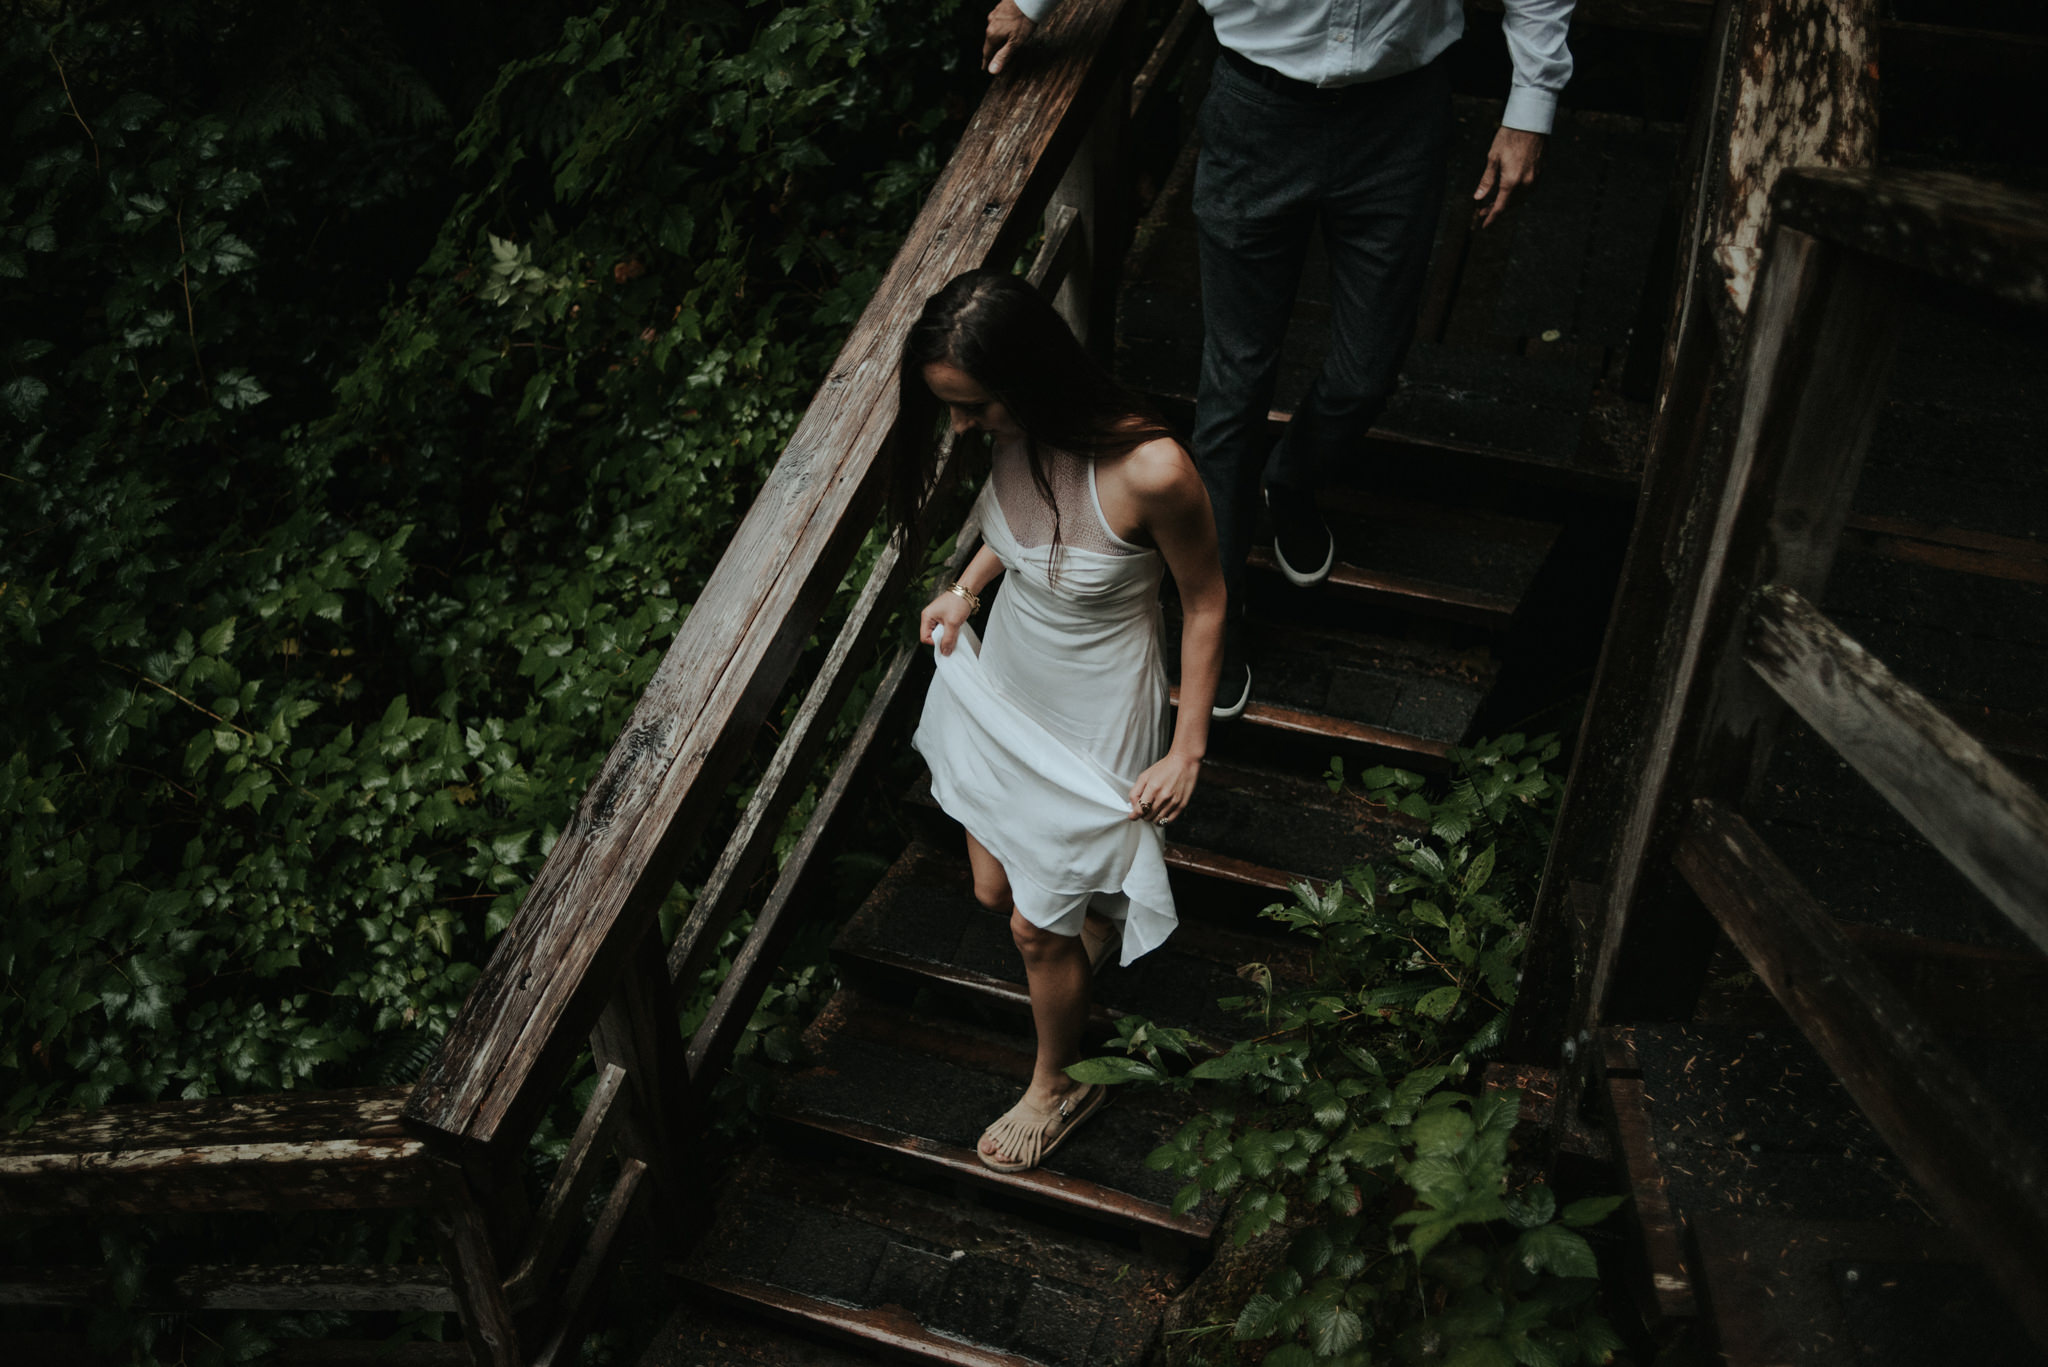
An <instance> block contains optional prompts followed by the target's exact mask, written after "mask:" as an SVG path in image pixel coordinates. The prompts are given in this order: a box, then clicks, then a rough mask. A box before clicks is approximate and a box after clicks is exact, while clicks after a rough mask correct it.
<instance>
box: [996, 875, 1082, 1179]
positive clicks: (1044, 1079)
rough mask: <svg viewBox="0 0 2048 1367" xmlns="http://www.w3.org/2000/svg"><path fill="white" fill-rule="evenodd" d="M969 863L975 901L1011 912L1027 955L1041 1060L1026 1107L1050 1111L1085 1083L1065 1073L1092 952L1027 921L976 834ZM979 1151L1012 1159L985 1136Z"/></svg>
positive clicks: (1076, 1052)
mask: <svg viewBox="0 0 2048 1367" xmlns="http://www.w3.org/2000/svg"><path fill="white" fill-rule="evenodd" d="M967 861H968V863H969V864H971V865H972V866H973V868H974V896H975V900H976V901H978V902H980V903H981V904H982V905H983V906H985V907H987V908H989V909H990V910H991V911H1003V912H1008V913H1009V916H1010V933H1011V935H1012V936H1014V937H1015V939H1016V941H1017V949H1018V952H1019V953H1021V954H1022V955H1023V956H1024V981H1025V983H1026V984H1027V985H1028V986H1029V988H1030V991H1031V1021H1032V1024H1033V1025H1035V1026H1036V1027H1037V1029H1038V1057H1037V1059H1036V1061H1035V1063H1034V1065H1033V1067H1032V1070H1031V1085H1030V1086H1029V1087H1028V1088H1026V1089H1025V1092H1024V1104H1025V1105H1027V1106H1029V1107H1030V1108H1031V1109H1032V1110H1035V1111H1051V1110H1052V1109H1054V1108H1055V1107H1057V1106H1058V1105H1059V1103H1060V1102H1061V1101H1062V1100H1064V1099H1065V1098H1066V1097H1067V1095H1068V1094H1069V1093H1071V1092H1073V1091H1074V1090H1076V1089H1077V1088H1078V1087H1079V1086H1080V1085H1081V1084H1079V1083H1078V1082H1075V1081H1074V1080H1073V1079H1072V1078H1070V1077H1068V1076H1067V1074H1066V1068H1067V1066H1068V1065H1069V1064H1072V1063H1078V1062H1080V1059H1081V1033H1082V1030H1083V1028H1084V1027H1085V1026H1086V1025H1087V1023H1088V985H1089V982H1090V978H1091V975H1090V973H1089V968H1088V953H1087V951H1086V950H1084V949H1083V948H1082V947H1081V940H1080V937H1079V936H1075V935H1057V934H1054V933H1053V932H1052V931H1049V930H1040V929H1039V928H1038V927H1037V926H1034V925H1032V924H1031V922H1029V921H1027V920H1025V919H1024V915H1023V913H1022V912H1020V911H1018V910H1017V908H1016V904H1015V902H1014V901H1013V900H1012V899H1011V897H1010V879H1009V875H1007V874H1005V873H1004V872H1003V866H1002V865H1001V864H1000V863H998V862H997V861H996V857H995V856H994V855H992V854H990V853H989V852H988V851H987V850H986V849H984V848H983V847H982V844H981V842H980V841H978V840H976V839H975V838H974V837H973V836H971V835H970V836H968V837H967ZM981 1151H982V1152H983V1153H986V1154H988V1155H989V1156H991V1157H995V1158H1009V1157H1011V1155H1008V1154H1004V1153H1002V1152H1001V1150H1000V1148H999V1147H998V1146H997V1145H996V1143H995V1141H994V1140H992V1139H988V1138H986V1137H984V1138H983V1140H982V1141H981Z"/></svg>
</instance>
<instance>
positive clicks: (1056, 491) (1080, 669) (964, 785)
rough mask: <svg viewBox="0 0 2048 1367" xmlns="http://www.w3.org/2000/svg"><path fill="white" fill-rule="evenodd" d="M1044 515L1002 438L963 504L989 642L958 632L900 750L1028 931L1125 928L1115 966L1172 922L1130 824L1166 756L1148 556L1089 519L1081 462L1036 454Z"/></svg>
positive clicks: (1164, 891)
mask: <svg viewBox="0 0 2048 1367" xmlns="http://www.w3.org/2000/svg"><path fill="white" fill-rule="evenodd" d="M1044 455H1045V458H1046V460H1047V462H1048V465H1049V470H1048V474H1049V475H1050V477H1051V483H1052V485H1053V502H1054V506H1057V508H1058V510H1059V540H1060V544H1059V547H1058V551H1057V566H1056V570H1057V572H1056V573H1055V566H1054V565H1053V563H1052V562H1053V560H1054V552H1053V548H1052V545H1051V542H1052V529H1053V520H1052V515H1051V509H1050V508H1049V507H1048V506H1047V504H1046V501H1045V498H1044V495H1043V494H1041V493H1040V492H1039V490H1038V489H1037V487H1036V486H1035V485H1034V484H1033V483H1032V480H1031V474H1030V467H1029V465H1028V464H1027V463H1026V460H1025V456H1024V450H1023V442H1022V441H1021V440H1017V441H1014V442H1011V443H1004V444H999V445H998V446H997V448H996V452H995V458H994V461H993V464H992V468H991V471H990V474H989V479H988V483H987V484H986V485H984V486H983V488H982V491H981V497H980V499H979V500H978V502H977V504H976V510H977V513H978V515H979V518H978V520H979V522H980V525H981V533H982V538H983V540H984V541H985V542H986V543H987V545H988V547H989V549H991V550H992V551H994V552H995V554H996V557H997V558H998V559H999V560H1001V561H1002V563H1003V570H1004V574H1003V577H1002V581H1001V588H1000V592H999V593H998V595H997V597H996V601H995V605H994V607H992V608H991V609H990V611H989V617H988V637H987V639H986V640H981V639H978V638H977V637H976V635H975V633H974V631H973V628H971V627H968V628H964V629H963V630H962V632H961V638H960V641H959V642H958V643H957V644H956V646H955V647H954V650H953V653H952V654H950V655H939V656H938V657H937V659H938V672H937V674H936V676H935V677H934V678H933V679H932V685H931V691H930V693H929V694H927V695H926V698H925V704H924V715H923V717H922V718H921V719H920V720H919V722H918V727H917V734H916V736H915V737H914V738H913V739H912V744H913V745H915V746H916V747H917V750H918V753H920V754H921V755H923V756H924V759H925V763H926V764H928V765H930V766H931V772H932V795H933V797H934V798H936V799H937V800H938V803H939V805H940V807H942V808H943V809H944V810H945V811H946V813H947V815H949V816H951V817H952V818H953V819H954V820H956V821H958V822H959V823H960V824H961V825H963V826H965V827H966V828H967V830H968V832H969V833H970V834H971V835H973V836H974V838H975V839H976V840H979V841H980V842H981V844H982V845H983V847H984V848H986V849H987V850H988V852H989V853H990V854H992V855H994V856H995V857H996V859H997V860H998V861H999V862H1000V863H1001V864H1002V866H1003V870H1004V872H1005V873H1007V874H1008V875H1009V878H1010V890H1011V895H1012V896H1013V897H1014V898H1015V900H1016V904H1017V909H1018V910H1019V911H1020V912H1022V913H1023V914H1024V917H1025V919H1026V920H1028V921H1030V922H1031V923H1032V924H1033V925H1035V926H1039V927H1042V928H1043V929H1046V930H1050V931H1054V932H1057V933H1059V934H1062V935H1078V934H1080V931H1081V921H1082V918H1083V917H1084V916H1085V915H1086V913H1087V911H1088V909H1089V907H1090V906H1091V905H1092V906H1093V907H1094V909H1095V910H1096V911H1097V912H1098V913H1100V914H1102V915H1105V916H1108V917H1110V918H1111V919H1113V920H1119V921H1122V922H1123V923H1124V933H1123V962H1124V963H1126V964H1128V963H1130V962H1131V961H1132V960H1133V959H1135V958H1137V957H1138V956H1139V955H1140V954H1143V953H1145V952H1146V951H1147V950H1150V949H1153V948H1156V947H1157V946H1158V945H1159V944H1161V943H1162V942H1163V941H1164V940H1165V939H1166V937H1167V936H1168V935H1170V934H1172V932H1173V928H1174V926H1175V925H1176V924H1178V921H1177V918H1176V916H1175V913H1174V908H1173V893H1172V892H1171V890H1170V889H1169V888H1168V886H1167V881H1166V841H1165V837H1164V835H1163V834H1162V833H1161V831H1160V828H1159V827H1158V826H1157V825H1155V824H1154V823H1152V822H1150V821H1133V820H1131V819H1130V812H1131V808H1130V800H1129V796H1128V795H1129V793H1130V790H1131V785H1132V784H1134V783H1136V782H1137V780H1138V775H1139V774H1141V773H1143V772H1144V771H1145V770H1146V769H1148V768H1150V767H1151V766H1152V764H1153V763H1155V762H1156V761H1157V760H1158V759H1159V757H1160V756H1161V755H1163V754H1164V753H1165V752H1166V746H1167V742H1168V732H1169V728H1170V726H1171V720H1172V708H1171V706H1170V704H1169V702H1168V697H1167V686H1166V667H1165V661H1164V660H1163V658H1162V656H1161V653H1160V627H1161V614H1160V608H1159V581H1160V577H1161V574H1162V571H1163V566H1162V564H1161V560H1160V556H1159V552H1158V551H1156V550H1152V549H1149V548H1147V547H1143V546H1135V545H1132V544H1131V543H1130V542H1127V541H1124V540H1122V539H1120V538H1119V537H1118V536H1117V535H1116V533H1115V532H1113V531H1112V530H1111V529H1110V527H1109V523H1108V521H1107V519H1105V518H1104V517H1103V515H1102V504H1101V502H1100V500H1099V499H1098V498H1097V496H1096V492H1095V462H1094V461H1092V460H1087V459H1083V458H1079V457H1075V456H1069V455H1067V454H1065V453H1063V452H1055V451H1050V450H1048V451H1046V452H1045V453H1044Z"/></svg>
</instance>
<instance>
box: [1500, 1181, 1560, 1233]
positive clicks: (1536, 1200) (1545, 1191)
mask: <svg viewBox="0 0 2048 1367" xmlns="http://www.w3.org/2000/svg"><path fill="white" fill-rule="evenodd" d="M1506 1204H1507V1208H1508V1219H1510V1220H1512V1221H1513V1222H1514V1224H1515V1227H1516V1228H1517V1229H1533V1228H1535V1227H1536V1226H1537V1225H1547V1224H1549V1223H1550V1220H1551V1217H1552V1216H1554V1215H1556V1214H1557V1197H1556V1195H1555V1194H1553V1193H1552V1192H1551V1190H1550V1188H1549V1187H1547V1186H1542V1185H1540V1184H1539V1185H1537V1186H1532V1187H1529V1188H1527V1189H1525V1190H1523V1191H1517V1192H1511V1193H1509V1195H1508V1197H1507V1200H1506Z"/></svg>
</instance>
